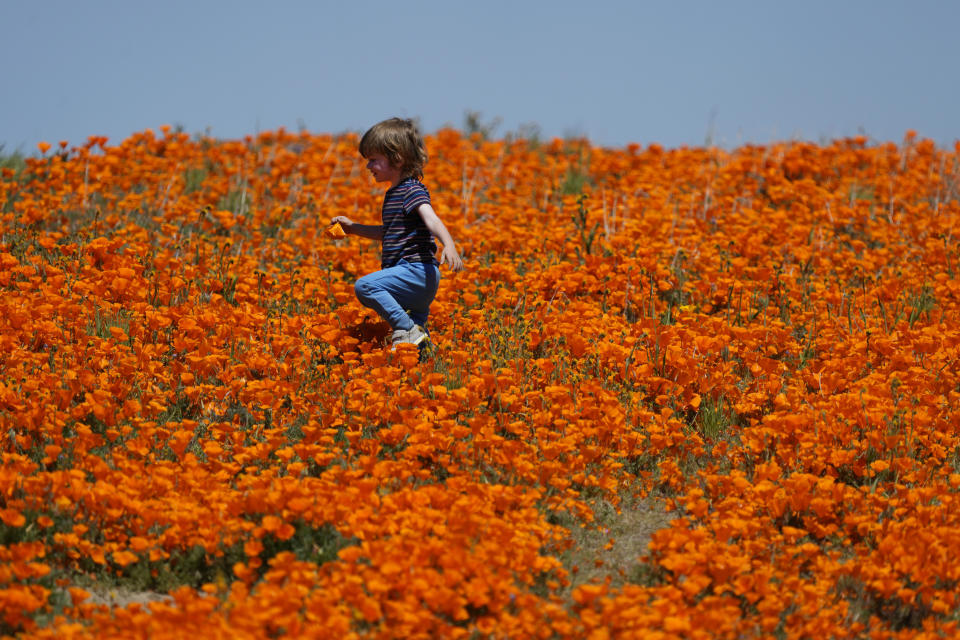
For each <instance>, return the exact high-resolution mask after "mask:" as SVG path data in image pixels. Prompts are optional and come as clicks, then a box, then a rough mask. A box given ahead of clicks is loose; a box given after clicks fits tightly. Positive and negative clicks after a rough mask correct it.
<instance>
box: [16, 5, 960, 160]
mask: <svg viewBox="0 0 960 640" xmlns="http://www.w3.org/2000/svg"><path fill="white" fill-rule="evenodd" d="M958 24H960V2H952V1H950V2H948V1H942V2H933V1H925V0H919V1H915V2H890V1H886V0H877V1H873V2H867V1H861V0H835V1H830V2H823V1H818V0H817V1H808V0H805V1H803V2H789V3H788V2H774V1H767V2H761V1H759V0H757V1H745V0H732V1H728V2H707V1H697V2H694V1H682V0H681V1H675V2H668V1H666V0H664V1H663V2H603V1H599V0H598V1H597V2H595V3H587V2H583V1H582V0H581V1H578V2H572V1H566V0H555V1H552V2H539V1H537V2H534V1H524V0H513V1H501V0H485V1H484V2H475V1H474V2H458V1H455V0H447V1H432V0H431V1H422V2H420V1H417V0H408V1H407V2H404V3H388V2H369V1H368V2H360V1H358V2H345V1H342V0H341V1H338V2H319V1H318V2H305V1H289V2H283V1H275V2H249V1H243V0H237V1H230V2H227V1H223V2H210V1H204V0H191V1H181V0H173V1H165V2H149V3H147V2H139V1H134V0H124V1H116V2H107V1H105V0H85V1H83V2H76V1H69V2H67V1H44V0H37V1H35V2H34V1H31V2H27V1H15V0H0V29H2V37H0V55H2V59H3V60H4V64H3V65H2V67H0V87H2V99H0V144H3V145H4V151H5V152H10V151H14V150H17V149H20V150H22V151H24V152H26V153H33V152H34V149H35V145H36V143H37V142H38V141H40V140H45V141H49V142H51V143H54V144H55V143H56V142H57V141H58V140H61V139H66V140H68V141H69V142H70V143H71V144H79V143H82V142H83V141H85V140H86V138H87V136H90V135H106V136H109V137H110V138H111V142H119V141H120V140H121V139H123V138H125V137H127V136H128V135H130V134H131V133H133V132H135V131H141V130H143V129H145V128H148V127H150V128H154V129H156V128H157V127H159V126H160V125H162V124H171V125H180V126H182V127H183V128H184V129H185V130H186V131H188V132H190V133H198V132H207V131H208V132H209V133H210V134H211V135H213V136H216V137H220V138H237V137H242V136H243V135H246V134H250V133H256V132H257V131H263V130H268V129H275V128H277V127H280V126H284V127H287V128H288V129H297V128H298V127H299V126H300V125H301V124H302V125H304V126H306V127H307V128H308V129H309V130H311V131H314V132H332V133H338V132H342V131H346V130H357V131H362V130H363V129H365V128H366V127H368V126H369V125H371V124H373V123H374V122H377V121H379V120H381V119H383V118H386V117H390V116H393V115H401V116H406V117H417V118H419V119H420V122H421V125H422V127H423V129H424V130H425V131H428V132H429V131H433V130H435V129H437V128H439V127H441V126H444V125H448V124H450V125H454V126H460V125H462V124H463V119H464V113H465V112H466V111H467V110H472V111H477V112H480V113H481V114H482V119H483V120H485V121H492V120H493V119H494V118H500V119H501V124H500V127H499V128H498V129H497V133H501V134H502V133H505V132H508V131H513V130H516V129H518V128H519V127H520V126H521V125H524V124H528V123H535V124H537V125H538V126H539V127H540V129H541V131H542V135H543V136H544V137H554V136H565V135H583V136H587V137H589V138H590V139H591V140H592V141H593V142H594V143H595V144H599V145H604V146H623V145H625V144H627V143H630V142H638V143H640V144H644V145H646V144H649V143H652V142H657V143H660V144H663V145H666V146H670V147H675V146H679V145H701V144H703V143H704V142H705V140H706V139H707V138H708V136H709V137H711V138H712V140H713V141H714V142H715V143H718V144H721V145H723V146H727V147H734V146H736V145H738V144H742V143H745V142H755V143H765V142H769V141H771V140H784V139H807V140H814V141H818V140H822V139H827V138H833V137H842V136H848V135H856V134H858V133H861V132H863V133H865V134H867V135H868V136H870V137H871V138H873V139H875V140H878V141H886V140H893V141H899V140H901V139H902V137H903V134H904V132H905V131H906V130H907V129H915V130H916V131H918V133H919V134H920V136H922V137H925V138H931V139H933V140H934V141H936V142H937V143H938V144H941V145H946V146H950V147H952V146H953V143H954V141H955V140H957V139H960V117H958V114H960V82H958V81H957V77H958V74H960V70H958V63H960V38H958V37H957V36H956V29H957V25H958Z"/></svg>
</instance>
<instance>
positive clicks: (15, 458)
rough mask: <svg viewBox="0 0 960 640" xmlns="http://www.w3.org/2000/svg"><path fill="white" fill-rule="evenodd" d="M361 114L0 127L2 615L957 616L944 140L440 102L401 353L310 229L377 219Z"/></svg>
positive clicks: (606, 633) (136, 632) (104, 622)
mask: <svg viewBox="0 0 960 640" xmlns="http://www.w3.org/2000/svg"><path fill="white" fill-rule="evenodd" d="M356 146H357V136H356V135H354V134H341V135H318V134H312V133H309V132H306V131H304V132H299V133H294V132H288V131H285V130H278V131H271V132H266V133H261V134H258V135H256V136H248V137H246V138H244V139H239V140H215V139H210V138H206V137H202V136H190V135H187V134H185V133H182V132H179V131H176V130H174V129H170V128H168V127H162V128H161V130H159V131H156V132H154V131H151V130H146V131H143V132H141V133H138V134H136V135H134V136H131V137H130V138H128V139H126V140H123V141H122V142H119V143H116V144H111V143H110V141H109V140H107V139H106V138H102V137H91V138H89V139H88V140H87V141H86V143H85V144H82V145H79V146H72V145H70V144H69V143H67V142H63V143H60V144H59V145H57V144H53V145H48V144H45V143H44V144H41V145H40V149H39V153H38V154H36V155H35V156H33V157H30V158H22V157H13V156H8V157H7V158H6V159H5V160H4V162H3V168H2V180H0V207H2V209H0V215H2V218H0V290H2V294H0V427H2V428H0V456H2V466H0V612H2V613H0V635H17V636H19V637H23V638H71V637H125V638H132V637H151V638H166V637H182V636H184V635H189V634H194V635H195V636H196V637H230V638H265V637H279V636H290V637H317V638H328V637H329V638H349V637H373V638H428V637H451V638H594V639H600V638H608V637H631V636H638V635H643V637H647V638H769V637H780V638H865V637H870V638H915V637H930V638H934V637H944V636H949V635H953V634H955V633H957V632H958V626H960V625H958V622H960V562H958V561H957V549H958V548H960V409H958V408H957V407H958V405H960V362H958V358H960V271H958V270H960V250H958V237H960V143H958V144H957V145H956V146H955V147H954V148H953V149H944V148H939V147H937V146H936V145H934V144H933V143H932V142H931V141H929V140H924V139H921V138H919V137H918V136H916V135H915V134H913V133H912V132H908V133H907V135H906V137H905V138H904V140H903V141H901V142H898V143H879V142H876V141H871V140H868V139H867V138H865V137H863V138H849V139H842V140H836V141H832V142H825V143H822V144H812V143H806V142H784V143H778V144H770V145H763V146H761V145H747V146H742V147H740V148H736V149H733V150H723V149H719V148H679V149H665V148H662V147H660V146H658V145H648V146H643V145H630V146H628V147H626V148H621V149H607V148H598V147H595V146H592V145H591V144H590V143H589V141H587V140H577V139H568V140H559V139H557V140H550V141H544V140H536V139H523V138H518V137H511V136H504V137H503V138H501V139H497V140H494V139H486V138H485V137H484V136H482V135H480V134H478V133H474V134H471V135H468V134H465V133H461V132H458V131H455V130H452V129H448V130H441V131H438V132H437V133H435V134H433V135H430V136H428V137H427V148H428V152H429V154H430V162H429V163H428V164H427V166H426V178H425V184H426V185H427V187H428V188H429V189H430V191H431V194H432V197H433V203H434V206H435V208H436V209H437V211H438V213H439V214H440V216H441V217H442V218H443V220H444V222H445V223H446V225H447V226H448V228H449V229H450V230H451V233H452V235H453V236H454V238H456V240H457V242H458V243H460V249H461V253H462V254H463V255H464V258H465V262H466V270H465V271H463V272H461V273H457V274H451V273H450V272H444V280H443V282H442V283H441V289H440V293H439V295H438V298H437V300H436V302H435V303H434V305H433V307H432V315H431V320H430V324H429V329H430V331H431V334H432V338H433V339H432V345H431V346H430V347H429V348H428V349H426V350H425V351H424V352H423V353H422V354H418V352H417V351H416V349H415V348H414V347H408V346H405V347H403V348H401V349H399V350H398V351H397V352H391V351H390V350H389V348H384V344H385V339H386V337H387V332H388V327H387V326H386V325H385V324H384V323H383V322H381V321H380V320H379V318H377V317H376V316H375V314H374V313H373V312H372V311H370V310H367V309H365V308H363V307H362V306H361V305H360V304H359V303H358V302H357V301H356V299H355V297H354V293H353V282H354V281H355V279H356V278H357V277H358V276H360V275H363V274H365V273H368V272H370V271H372V270H375V269H376V268H378V265H379V254H378V247H377V246H376V244H375V243H372V242H370V241H365V240H363V239H361V238H356V237H349V238H346V239H331V238H329V237H327V236H326V235H325V234H324V228H325V225H326V223H327V221H328V220H329V219H330V217H332V216H333V215H337V214H345V215H348V216H350V217H352V218H354V219H356V220H359V221H362V222H367V223H375V222H376V221H378V219H379V203H380V200H381V197H382V193H383V188H382V185H377V184H375V183H374V182H373V180H372V179H371V178H370V177H369V176H368V175H367V173H366V171H365V170H364V169H363V163H362V159H361V158H360V157H359V155H358V153H357V150H356ZM638 509H642V510H645V512H643V513H640V512H637V511H636V510H638ZM617 510H619V511H620V513H619V514H617ZM629 510H634V511H633V512H630V511H629ZM664 510H665V511H666V512H667V515H666V516H663V515H662V513H663V511H664ZM646 511H649V513H650V515H651V517H653V516H655V515H657V514H660V515H659V516H658V517H661V519H662V522H663V523H665V526H662V527H658V528H657V531H656V532H655V533H653V535H652V537H651V539H650V542H649V545H648V546H647V548H646V552H645V553H643V554H640V553H638V554H636V555H635V557H633V556H631V557H629V559H628V560H626V561H624V562H622V563H620V565H619V566H607V567H601V570H600V571H597V570H596V569H597V568H598V566H599V565H600V564H601V562H602V560H601V559H600V558H599V555H597V554H599V553H600V552H601V551H602V550H603V548H602V545H601V546H600V547H598V549H597V551H596V554H594V555H596V556H597V557H596V563H595V564H596V565H597V566H594V558H592V557H591V555H590V553H592V552H589V550H587V551H585V550H584V548H583V545H582V538H578V537H577V536H576V535H574V532H575V531H587V532H593V534H595V537H599V538H600V539H601V540H602V541H603V543H605V545H606V547H607V548H610V547H611V546H612V545H615V544H616V543H617V539H616V537H615V536H613V533H612V532H613V527H612V524H611V523H613V522H615V521H616V519H617V518H620V517H626V516H631V517H632V519H633V520H632V521H635V522H636V521H642V520H643V518H644V517H646V516H645V513H646ZM618 531H619V530H618ZM608 537H609V538H610V539H609V540H607V538H608ZM603 543H602V544H603ZM588 564H589V567H588ZM588 568H589V569H590V571H588ZM117 593H121V594H140V595H141V596H144V595H146V594H148V595H149V598H143V599H141V600H139V601H133V600H132V599H127V600H124V599H123V598H117V597H113V596H115V595H116V594H117ZM111 594H112V595H111Z"/></svg>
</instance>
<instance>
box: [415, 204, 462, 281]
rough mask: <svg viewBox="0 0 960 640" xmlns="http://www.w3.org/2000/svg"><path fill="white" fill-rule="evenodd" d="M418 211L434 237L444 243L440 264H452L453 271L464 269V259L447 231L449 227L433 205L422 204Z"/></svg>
mask: <svg viewBox="0 0 960 640" xmlns="http://www.w3.org/2000/svg"><path fill="white" fill-rule="evenodd" d="M417 213H419V214H420V217H421V218H422V219H423V224H425V225H427V229H429V230H430V233H432V234H433V237H434V238H436V239H437V240H439V241H440V243H441V244H442V245H443V251H442V252H441V253H440V264H444V263H446V264H448V265H450V269H451V271H460V270H461V269H463V259H462V258H461V257H460V254H459V253H457V247H456V245H455V244H454V242H453V236H451V235H450V232H449V231H447V227H446V226H445V225H444V224H443V221H442V220H441V219H440V216H438V215H437V212H436V211H434V210H433V207H431V206H430V205H429V204H422V205H420V206H419V207H417Z"/></svg>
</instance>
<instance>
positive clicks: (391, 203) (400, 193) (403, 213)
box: [380, 178, 439, 269]
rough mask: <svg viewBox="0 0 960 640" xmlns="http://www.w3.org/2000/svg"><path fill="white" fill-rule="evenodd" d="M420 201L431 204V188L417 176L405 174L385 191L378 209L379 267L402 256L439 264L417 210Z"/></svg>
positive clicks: (429, 236)
mask: <svg viewBox="0 0 960 640" xmlns="http://www.w3.org/2000/svg"><path fill="white" fill-rule="evenodd" d="M422 204H430V192H429V191H427V188H426V187H425V186H423V183H422V182H420V181H419V180H417V179H416V178H406V179H404V180H402V181H401V182H400V184H398V185H397V186H395V187H390V189H388V190H387V192H386V193H385V194H384V196H383V208H382V209H381V211H380V218H381V220H382V222H383V247H382V250H383V253H382V255H381V257H380V268H381V269H387V268H389V267H392V266H394V265H395V264H397V263H398V262H399V261H400V260H401V258H402V259H404V260H406V261H407V262H428V263H432V264H439V263H438V262H437V259H436V257H435V256H434V254H435V253H436V252H437V245H436V243H435V242H434V241H433V234H431V233H430V230H429V229H427V225H425V224H424V223H423V218H421V217H420V214H419V213H417V207H419V206H420V205H422Z"/></svg>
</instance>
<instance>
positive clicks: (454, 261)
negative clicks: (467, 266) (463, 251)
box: [440, 244, 463, 271]
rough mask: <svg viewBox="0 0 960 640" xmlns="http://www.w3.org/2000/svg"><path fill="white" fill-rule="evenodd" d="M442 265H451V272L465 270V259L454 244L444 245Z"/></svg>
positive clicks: (441, 257)
mask: <svg viewBox="0 0 960 640" xmlns="http://www.w3.org/2000/svg"><path fill="white" fill-rule="evenodd" d="M440 264H441V265H442V264H447V265H449V267H450V270H451V271H461V270H463V258H461V257H460V254H459V253H457V249H456V247H454V246H453V245H452V244H451V245H444V247H443V252H441V253H440Z"/></svg>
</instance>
